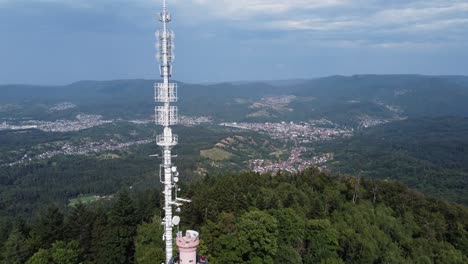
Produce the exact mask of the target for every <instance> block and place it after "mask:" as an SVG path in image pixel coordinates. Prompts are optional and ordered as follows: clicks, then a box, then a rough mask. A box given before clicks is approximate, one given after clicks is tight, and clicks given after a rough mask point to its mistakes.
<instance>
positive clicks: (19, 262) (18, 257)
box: [2, 227, 32, 264]
mask: <svg viewBox="0 0 468 264" xmlns="http://www.w3.org/2000/svg"><path fill="white" fill-rule="evenodd" d="M31 254H32V252H31V248H30V246H29V244H28V241H27V238H26V236H25V235H24V234H23V233H21V232H20V230H19V229H18V228H17V227H15V228H13V230H12V231H11V233H10V235H9V236H8V239H7V241H6V242H5V244H4V246H3V254H2V259H3V263H4V264H23V263H24V262H26V260H28V258H29V257H30V256H31Z"/></svg>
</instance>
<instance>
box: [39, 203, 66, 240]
mask: <svg viewBox="0 0 468 264" xmlns="http://www.w3.org/2000/svg"><path fill="white" fill-rule="evenodd" d="M63 239H64V216H63V214H62V213H61V212H60V210H59V208H58V207H56V206H54V205H52V206H49V207H48V208H47V210H46V211H45V212H42V214H41V215H40V216H39V219H38V220H37V221H36V223H35V224H34V225H33V226H32V229H31V241H32V245H33V247H34V248H35V249H39V248H44V249H48V248H50V247H51V246H52V244H53V243H54V242H55V241H59V240H63Z"/></svg>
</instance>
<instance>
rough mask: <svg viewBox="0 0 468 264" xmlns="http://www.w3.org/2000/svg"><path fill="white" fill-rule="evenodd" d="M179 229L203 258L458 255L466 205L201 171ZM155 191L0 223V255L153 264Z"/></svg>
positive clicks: (381, 184) (15, 259)
mask: <svg viewBox="0 0 468 264" xmlns="http://www.w3.org/2000/svg"><path fill="white" fill-rule="evenodd" d="M185 189H187V190H188V191H187V192H188V193H187V196H190V197H191V198H192V200H193V203H192V204H190V205H188V206H186V207H184V211H183V212H182V214H183V215H182V219H183V221H184V222H183V223H182V224H181V226H182V227H183V228H185V227H190V228H191V229H195V230H199V231H201V245H200V247H199V252H200V253H201V254H205V255H207V256H208V257H209V259H210V263H215V264H216V263H223V264H226V263H252V264H257V263H258V264H260V263H271V264H276V263H467V262H468V222H467V220H468V209H467V208H466V207H463V206H460V205H456V204H451V203H448V202H444V201H439V200H434V199H428V198H426V197H424V196H423V195H422V194H420V193H417V192H414V191H412V190H409V189H408V188H406V187H405V186H403V185H402V184H399V183H395V182H387V181H374V180H369V179H365V178H362V179H357V178H354V177H331V176H329V175H326V174H324V173H321V172H319V171H318V170H316V169H309V170H306V171H304V172H301V173H298V174H293V175H290V174H280V173H279V174H276V175H260V174H257V173H243V174H237V175H219V176H207V177H205V178H204V179H202V180H200V181H198V182H195V183H193V184H191V185H189V186H186V187H185ZM160 199H161V197H160V195H159V194H158V192H157V191H156V190H154V191H146V192H133V193H128V192H126V191H124V192H121V193H120V194H119V195H118V196H116V197H115V199H114V201H112V202H111V203H109V204H94V205H88V206H85V205H83V204H78V205H76V206H75V207H74V208H72V209H70V210H68V212H66V213H63V212H62V211H61V210H59V209H58V208H56V207H54V206H50V207H49V208H48V209H46V210H44V211H42V212H41V213H40V214H39V215H38V217H37V218H36V219H35V220H34V221H32V222H31V223H25V222H24V221H21V220H17V221H13V222H5V221H4V222H0V252H1V253H0V263H2V264H3V263H5V264H15V263H28V264H42V263H44V264H46V263H57V264H62V263H63V264H65V263H66V264H78V263H89V264H91V263H99V264H106V263H109V264H110V263H112V264H115V263H122V264H124V263H138V264H146V263H160V262H161V261H163V259H164V251H163V249H164V244H163V241H162V240H161V237H162V233H163V230H162V226H161V224H160V223H161V215H160V209H159V205H160Z"/></svg>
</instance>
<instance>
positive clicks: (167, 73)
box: [154, 0, 189, 264]
mask: <svg viewBox="0 0 468 264" xmlns="http://www.w3.org/2000/svg"><path fill="white" fill-rule="evenodd" d="M159 20H160V21H161V22H162V23H163V28H162V31H159V32H157V33H156V37H157V39H158V44H157V48H158V53H157V55H156V57H157V59H158V60H159V62H160V74H161V77H162V83H156V84H155V85H154V89H155V101H156V102H158V103H162V105H161V106H156V108H155V121H156V124H157V125H161V126H163V133H162V134H161V135H158V136H157V137H156V143H157V145H158V146H160V147H161V149H162V152H163V153H162V154H163V156H162V158H163V162H162V164H161V165H160V180H161V182H162V183H163V184H164V191H163V194H164V212H165V215H164V220H163V222H162V224H163V225H164V237H163V239H164V240H165V242H166V263H167V264H168V263H169V262H170V260H171V258H172V256H173V234H172V228H173V226H174V225H177V224H178V222H179V220H180V219H179V218H178V217H175V219H174V220H173V217H172V207H173V206H176V207H179V206H180V205H181V202H189V200H185V199H180V198H177V197H176V196H177V195H175V197H174V198H175V199H173V193H175V194H177V192H174V190H176V189H177V186H176V184H177V182H178V172H177V168H176V167H175V166H173V164H172V154H171V150H172V148H173V147H174V146H176V145H177V142H178V137H177V135H174V134H172V129H171V125H175V124H177V120H178V117H177V106H171V105H170V103H173V102H176V101H177V84H176V83H170V82H169V79H170V77H171V75H172V66H171V63H172V62H173V61H174V53H173V51H174V45H173V43H174V33H173V32H172V31H169V30H168V28H167V25H168V23H169V22H170V21H171V15H170V14H169V13H168V12H167V3H166V0H163V11H162V12H161V13H160V16H159Z"/></svg>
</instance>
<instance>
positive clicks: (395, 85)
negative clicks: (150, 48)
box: [0, 75, 468, 125]
mask: <svg viewBox="0 0 468 264" xmlns="http://www.w3.org/2000/svg"><path fill="white" fill-rule="evenodd" d="M154 82H155V81H154V80H116V81H99V82H98V81H81V82H76V83H73V84H70V85H66V86H29V85H3V86H0V92H1V93H2V96H1V97H0V118H5V117H12V116H13V117H34V118H43V119H54V118H60V117H61V116H60V114H57V113H55V114H54V115H51V114H50V113H47V114H44V113H42V112H44V111H45V110H46V109H47V107H50V106H51V105H53V104H55V103H59V102H63V101H70V102H72V103H75V104H77V105H78V108H76V109H74V110H72V111H69V112H66V113H61V115H62V116H67V115H73V114H76V113H78V112H85V113H93V114H102V115H104V116H106V117H112V118H117V117H120V118H142V117H145V118H147V117H149V116H150V115H151V114H152V109H153V106H154V101H153V83H154ZM178 93H179V96H180V102H179V103H178V104H179V106H180V110H181V113H185V114H187V115H210V116H212V117H214V118H216V119H219V120H230V121H244V120H248V121H255V120H256V121H279V120H307V119H317V118H327V119H330V120H332V121H336V122H340V123H343V124H347V125H356V124H358V123H359V120H361V119H362V118H364V117H365V118H375V119H379V118H382V119H392V118H395V117H397V116H399V117H401V116H408V117H424V116H468V104H467V103H466V102H468V77H464V76H421V75H355V76H350V77H346V76H331V77H326V78H318V79H313V80H290V81H276V82H275V81H269V82H240V83H219V84H210V85H199V84H186V83H179V91H178ZM285 95H294V96H296V97H295V99H293V100H291V102H289V103H288V105H287V106H285V107H284V109H276V108H275V107H270V108H268V107H265V108H264V109H254V108H252V107H251V106H252V105H253V104H254V103H255V102H258V101H259V100H260V99H261V98H264V97H280V96H285ZM41 109H42V110H41ZM257 113H262V114H257Z"/></svg>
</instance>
